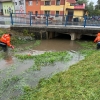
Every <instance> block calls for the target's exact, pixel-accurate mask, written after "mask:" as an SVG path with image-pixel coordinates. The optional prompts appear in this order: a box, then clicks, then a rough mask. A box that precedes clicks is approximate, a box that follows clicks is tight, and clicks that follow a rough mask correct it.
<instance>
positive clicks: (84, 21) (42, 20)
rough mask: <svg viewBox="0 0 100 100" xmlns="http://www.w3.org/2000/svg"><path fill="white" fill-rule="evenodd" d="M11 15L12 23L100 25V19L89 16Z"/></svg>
mask: <svg viewBox="0 0 100 100" xmlns="http://www.w3.org/2000/svg"><path fill="white" fill-rule="evenodd" d="M10 17H11V24H12V25H30V26H32V25H46V26H49V25H62V26H68V25H75V26H83V27H85V26H100V21H98V20H96V19H92V18H90V17H87V16H75V15H42V14H38V15H35V14H31V13H11V14H10Z"/></svg>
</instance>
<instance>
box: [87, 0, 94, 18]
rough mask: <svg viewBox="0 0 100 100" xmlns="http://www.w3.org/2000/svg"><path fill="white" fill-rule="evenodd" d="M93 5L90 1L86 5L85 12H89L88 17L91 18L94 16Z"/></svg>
mask: <svg viewBox="0 0 100 100" xmlns="http://www.w3.org/2000/svg"><path fill="white" fill-rule="evenodd" d="M93 5H94V3H93V2H92V1H91V2H90V3H89V4H88V5H87V10H88V12H89V15H90V16H92V15H93V14H94V6H93Z"/></svg>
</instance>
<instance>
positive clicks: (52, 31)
mask: <svg viewBox="0 0 100 100" xmlns="http://www.w3.org/2000/svg"><path fill="white" fill-rule="evenodd" d="M10 28H11V30H14V31H17V32H23V30H28V32H29V33H34V35H35V37H36V38H38V39H50V38H53V37H56V36H57V35H59V34H68V35H70V37H71V40H75V39H80V38H81V36H82V35H88V36H96V34H97V33H98V32H99V31H100V28H99V27H93V26H92V27H85V28H84V27H83V26H78V27H75V26H67V27H64V26H39V25H38V26H23V25H22V26H18V25H13V26H11V27H10Z"/></svg>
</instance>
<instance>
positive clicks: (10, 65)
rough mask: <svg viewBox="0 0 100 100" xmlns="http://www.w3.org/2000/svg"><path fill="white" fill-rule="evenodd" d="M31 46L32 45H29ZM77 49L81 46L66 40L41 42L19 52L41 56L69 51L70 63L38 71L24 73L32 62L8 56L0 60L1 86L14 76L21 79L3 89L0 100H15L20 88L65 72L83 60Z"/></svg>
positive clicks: (32, 85)
mask: <svg viewBox="0 0 100 100" xmlns="http://www.w3.org/2000/svg"><path fill="white" fill-rule="evenodd" d="M31 45H33V44H32V43H31ZM25 46H29V44H25ZM79 49H81V46H80V45H79V44H77V42H75V41H70V40H67V39H62V40H61V39H50V40H42V41H41V44H40V45H39V46H36V47H34V48H33V49H31V50H27V51H25V52H21V54H22V53H23V54H25V53H26V54H29V53H30V54H32V55H36V54H42V53H44V52H46V51H71V52H69V53H70V55H72V56H73V57H72V59H71V60H70V61H68V62H66V63H63V62H56V63H55V64H53V65H50V66H43V67H42V68H41V69H40V70H39V71H30V72H25V71H26V70H27V69H29V68H30V67H32V65H34V61H33V60H25V61H19V60H18V59H17V58H15V57H13V55H11V56H9V57H8V58H6V59H2V60H0V69H1V72H0V80H1V81H0V85H1V86H2V81H4V79H5V80H6V79H9V78H11V77H13V76H14V75H17V76H19V77H21V79H20V80H19V81H18V82H16V83H13V84H12V83H10V84H9V86H8V87H7V88H6V89H4V91H1V93H0V100H13V99H11V98H17V96H20V95H21V94H23V89H22V87H23V86H24V85H25V86H31V87H35V86H36V85H37V84H38V82H39V80H40V79H41V78H46V77H50V76H51V75H53V74H56V73H58V72H61V71H64V70H67V69H68V68H69V66H71V65H73V64H75V63H77V62H79V61H80V60H82V59H84V57H83V56H82V55H80V54H79V53H78V52H77V51H78V50H79ZM19 54H20V52H19ZM16 87H17V88H16ZM9 98H10V99H9Z"/></svg>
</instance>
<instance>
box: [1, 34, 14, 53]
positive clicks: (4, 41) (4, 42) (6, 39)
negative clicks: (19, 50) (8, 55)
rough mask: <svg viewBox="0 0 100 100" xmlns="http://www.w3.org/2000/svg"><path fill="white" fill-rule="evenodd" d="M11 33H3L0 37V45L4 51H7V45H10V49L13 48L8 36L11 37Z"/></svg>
mask: <svg viewBox="0 0 100 100" xmlns="http://www.w3.org/2000/svg"><path fill="white" fill-rule="evenodd" d="M11 36H12V34H9V33H8V34H3V35H2V36H1V38H0V46H1V47H2V49H3V51H4V52H6V51H8V47H11V48H12V49H14V46H13V45H11V43H10V38H11Z"/></svg>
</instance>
